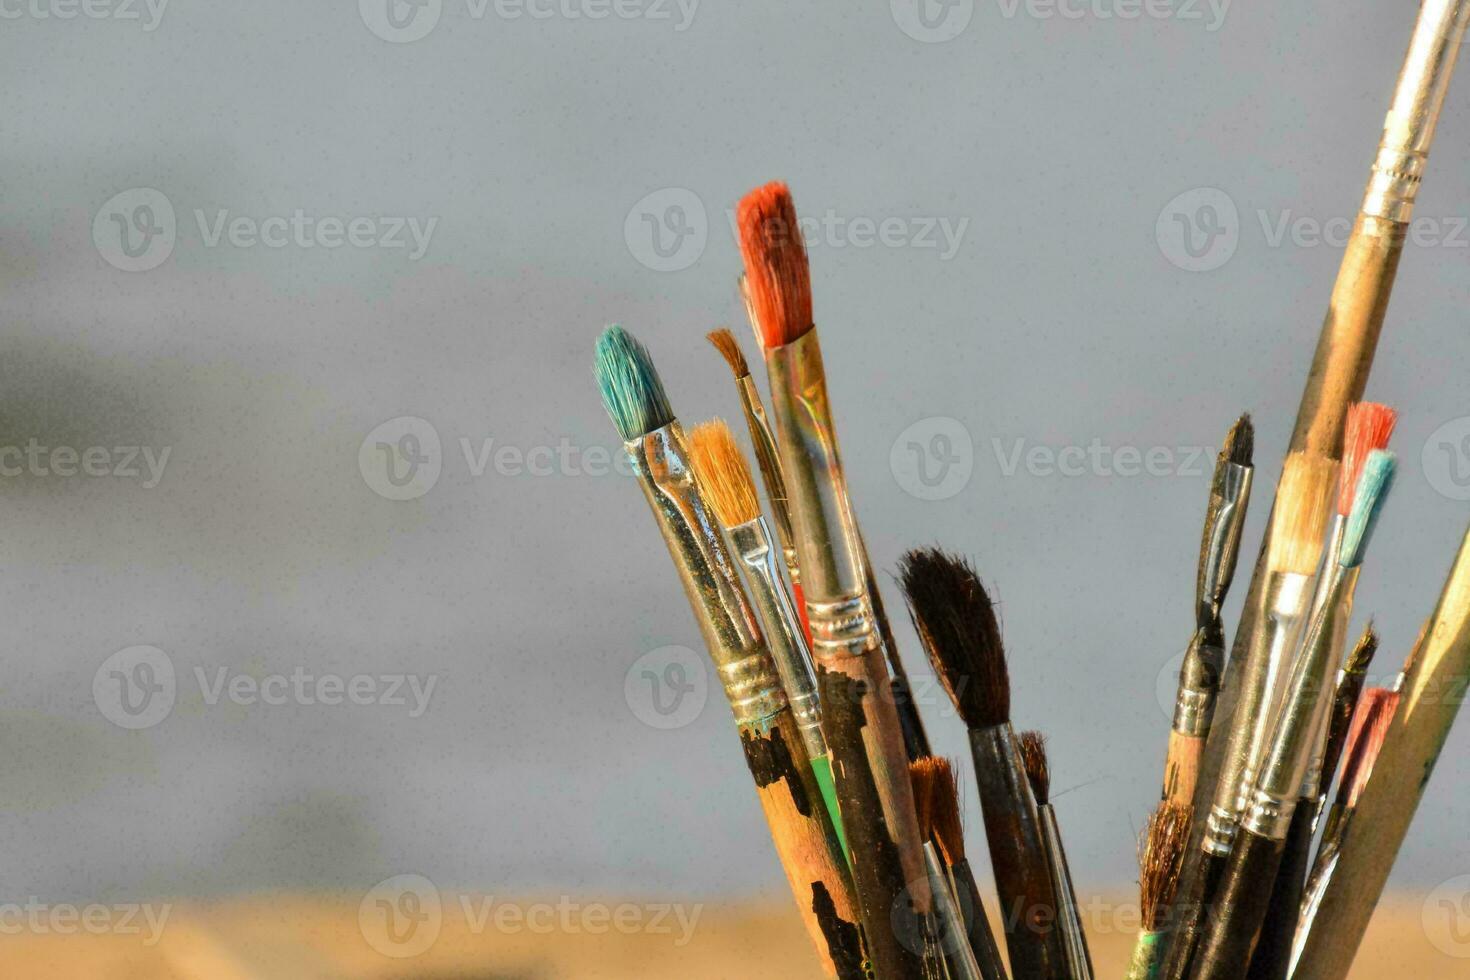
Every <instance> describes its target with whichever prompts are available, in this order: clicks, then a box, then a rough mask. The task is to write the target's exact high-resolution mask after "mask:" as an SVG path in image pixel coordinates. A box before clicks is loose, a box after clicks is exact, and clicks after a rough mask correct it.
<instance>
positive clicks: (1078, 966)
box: [1018, 732, 1093, 980]
mask: <svg viewBox="0 0 1470 980" xmlns="http://www.w3.org/2000/svg"><path fill="white" fill-rule="evenodd" d="M1018 747H1019V749H1020V751H1021V765H1022V766H1023V767H1025V769H1026V781H1027V782H1028V783H1030V784H1031V795H1032V796H1033V797H1035V799H1036V812H1037V813H1038V814H1039V815H1040V816H1041V833H1042V838H1041V839H1042V842H1043V843H1044V844H1045V845H1046V863H1047V867H1048V868H1050V869H1051V883H1052V888H1053V889H1055V890H1056V893H1057V902H1058V908H1057V928H1058V929H1060V930H1061V933H1062V940H1063V943H1064V945H1065V947H1066V950H1067V968H1068V972H1069V973H1070V975H1071V976H1072V977H1073V980H1092V977H1093V971H1092V952H1091V950H1089V949H1088V948H1087V933H1086V931H1085V930H1084V929H1083V927H1082V914H1081V912H1080V911H1079V910H1078V908H1077V889H1076V887H1075V886H1074V885H1073V884H1072V868H1071V866H1070V865H1069V864H1068V863H1067V850H1066V848H1065V847H1063V846H1062V827H1061V824H1060V823H1058V822H1057V811H1056V808H1055V807H1053V806H1052V805H1051V765H1050V764H1049V763H1048V762H1047V758H1046V738H1045V737H1044V736H1043V735H1042V734H1041V733H1040V732H1022V733H1021V735H1020V741H1019V743H1018Z"/></svg>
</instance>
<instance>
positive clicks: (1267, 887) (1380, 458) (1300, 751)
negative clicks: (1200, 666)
mask: <svg viewBox="0 0 1470 980" xmlns="http://www.w3.org/2000/svg"><path fill="white" fill-rule="evenodd" d="M1396 467H1397V461H1396V460H1395V458H1394V456H1393V454H1392V453H1389V452H1385V451H1384V450H1381V449H1380V450H1374V451H1373V452H1371V453H1369V454H1368V458H1367V461H1366V462H1365V463H1364V466H1363V475H1362V479H1361V480H1360V481H1359V482H1358V493H1357V496H1356V498H1355V499H1354V501H1353V512H1352V515H1351V516H1350V517H1349V518H1348V522H1347V526H1346V528H1345V529H1344V532H1343V537H1342V550H1341V555H1340V558H1339V559H1338V561H1337V562H1336V563H1335V564H1334V565H1333V566H1332V567H1331V568H1330V569H1329V570H1328V571H1327V572H1326V573H1325V574H1328V575H1330V576H1331V578H1330V580H1329V592H1328V594H1327V596H1326V599H1325V601H1324V602H1323V604H1322V607H1321V608H1320V610H1319V611H1318V613H1317V615H1316V616H1315V617H1314V618H1313V621H1312V626H1311V629H1310V630H1309V631H1308V634H1307V636H1306V638H1305V641H1304V643H1303V651H1304V652H1303V654H1302V656H1301V657H1300V658H1298V659H1297V661H1296V663H1295V665H1294V666H1293V668H1292V673H1291V679H1290V683H1289V685H1288V689H1287V695H1286V698H1285V701H1284V703H1283V705H1282V710H1281V711H1280V712H1279V713H1278V717H1277V719H1276V722H1275V725H1274V728H1273V732H1272V736H1271V739H1270V743H1269V749H1268V751H1267V753H1266V755H1265V761H1264V763H1263V765H1262V768H1261V772H1260V775H1259V777H1257V779H1256V783H1255V788H1254V789H1253V791H1252V793H1251V800H1250V806H1249V808H1248V809H1247V810H1246V812H1245V814H1244V815H1243V817H1242V818H1241V821H1240V827H1239V833H1238V834H1237V837H1236V840H1235V843H1234V847H1233V849H1232V850H1231V853H1230V857H1229V862H1228V864H1227V866H1226V871H1225V876H1224V880H1223V882H1222V885H1221V888H1220V892H1219V895H1218V903H1219V906H1220V912H1219V914H1218V915H1216V916H1215V917H1214V918H1213V919H1212V920H1211V922H1210V924H1209V927H1208V928H1207V929H1206V931H1205V933H1204V935H1203V936H1202V938H1201V940H1200V944H1199V954H1198V957H1197V960H1196V966H1195V970H1194V973H1192V974H1191V976H1193V977H1195V978H1197V980H1239V978H1242V977H1244V976H1245V975H1246V972H1247V970H1248V969H1249V967H1250V961H1251V956H1252V953H1253V952H1254V950H1255V946H1256V942H1257V939H1258V937H1259V935H1260V932H1261V926H1262V924H1263V923H1264V921H1265V915H1266V911H1267V906H1268V904H1269V902H1270V897H1271V893H1272V890H1273V887H1274V885H1275V882H1276V879H1277V875H1278V872H1279V870H1280V865H1281V858H1282V855H1283V853H1284V851H1285V847H1286V839H1287V836H1288V832H1289V830H1290V828H1291V824H1292V818H1293V816H1294V814H1295V810H1296V807H1297V804H1298V801H1299V798H1300V797H1299V793H1300V790H1301V786H1302V782H1303V780H1304V779H1305V778H1306V775H1307V768H1308V766H1309V765H1310V764H1311V759H1312V755H1313V751H1314V746H1313V745H1312V739H1313V738H1314V737H1315V736H1316V735H1317V734H1318V733H1319V732H1321V731H1322V723H1321V719H1322V718H1323V717H1324V716H1325V714H1326V712H1327V710H1328V708H1329V707H1330V706H1331V699H1330V697H1329V696H1328V695H1327V694H1326V693H1325V692H1324V688H1326V687H1327V679H1328V678H1329V677H1330V676H1331V667H1332V664H1331V661H1330V657H1331V650H1330V644H1329V643H1327V642H1325V641H1323V640H1322V639H1321V637H1323V636H1325V635H1328V634H1329V633H1330V631H1331V630H1332V629H1333V628H1334V627H1333V625H1332V624H1331V622H1330V620H1331V619H1332V618H1333V617H1334V616H1335V615H1336V611H1337V609H1338V608H1339V603H1338V600H1339V599H1340V597H1341V595H1342V593H1343V591H1344V589H1345V588H1346V583H1347V581H1348V580H1349V578H1351V576H1352V575H1353V574H1354V570H1355V569H1357V568H1358V567H1359V566H1361V564H1362V562H1363V558H1364V556H1365V555H1366V553H1367V547H1368V542H1369V540H1370V539H1371V538H1372V534H1373V529H1374V527H1375V526H1376V524H1377V521H1378V515H1379V513H1380V512H1381V510H1382V506H1383V502H1384V500H1385V499H1386V497H1387V494H1388V490H1389V489H1390V487H1391V486H1392V484H1393V477H1394V472H1395V469H1396Z"/></svg>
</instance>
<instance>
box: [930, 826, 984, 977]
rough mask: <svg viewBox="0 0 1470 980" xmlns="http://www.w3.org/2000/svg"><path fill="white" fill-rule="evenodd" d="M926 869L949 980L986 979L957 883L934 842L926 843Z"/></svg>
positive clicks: (980, 912)
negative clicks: (956, 892) (966, 919)
mask: <svg viewBox="0 0 1470 980" xmlns="http://www.w3.org/2000/svg"><path fill="white" fill-rule="evenodd" d="M924 867H925V869H926V870H927V871H928V872H929V883H930V892H931V893H932V894H933V895H934V918H935V920H936V922H937V923H938V926H939V930H938V935H937V936H936V937H935V938H936V940H937V941H938V943H939V948H940V949H941V950H943V952H944V964H943V965H944V967H945V968H946V980H985V975H984V974H983V973H981V972H980V963H979V962H978V961H977V960H976V959H975V951H974V950H973V949H971V948H970V935H969V933H970V930H969V923H967V922H966V921H965V914H964V912H963V910H962V909H961V908H960V902H959V899H958V898H957V897H956V896H955V892H954V891H953V888H954V883H953V881H952V880H951V879H950V876H949V871H948V870H947V869H946V868H945V866H944V861H942V860H941V859H940V857H939V848H938V847H936V846H935V844H934V842H933V841H932V840H931V841H925V842H924ZM984 911H985V910H984V909H980V910H978V911H976V910H972V914H976V915H983V914H984Z"/></svg>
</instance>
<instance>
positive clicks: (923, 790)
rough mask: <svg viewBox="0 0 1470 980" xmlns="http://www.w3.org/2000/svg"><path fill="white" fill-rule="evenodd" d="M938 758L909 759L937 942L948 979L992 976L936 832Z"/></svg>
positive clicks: (960, 979) (986, 978) (983, 978)
mask: <svg viewBox="0 0 1470 980" xmlns="http://www.w3.org/2000/svg"><path fill="white" fill-rule="evenodd" d="M937 761H938V760H936V759H934V758H933V757H932V756H925V757H922V758H919V759H915V760H914V761H913V762H910V763H909V779H910V781H911V782H912V783H913V787H914V810H915V813H916V816H917V817H918V821H919V835H920V836H921V837H922V838H923V839H924V860H925V862H926V863H927V865H928V868H929V884H930V891H931V892H933V894H934V908H935V918H936V919H937V920H938V923H939V929H938V932H937V934H936V936H935V942H936V945H937V947H938V950H939V955H940V957H941V958H942V959H943V961H944V962H943V968H944V971H945V975H946V977H947V978H948V980H991V978H989V977H987V976H986V975H985V972H984V971H983V970H982V969H981V967H980V962H979V960H977V959H976V957H975V951H974V950H973V949H972V948H971V947H970V937H969V935H968V933H969V930H968V929H966V928H965V915H964V912H963V910H962V908H961V905H960V899H959V894H958V892H957V891H956V889H955V883H954V880H953V879H952V878H951V877H950V874H949V867H948V865H947V864H946V863H945V861H944V856H943V851H942V849H941V848H940V846H939V842H938V840H937V839H936V836H935V833H934V808H935V796H936V795H937V792H938V790H939V786H938V778H937V777H938V773H937V772H936V767H935V763H936V762H937Z"/></svg>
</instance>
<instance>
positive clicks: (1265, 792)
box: [1242, 565, 1357, 840]
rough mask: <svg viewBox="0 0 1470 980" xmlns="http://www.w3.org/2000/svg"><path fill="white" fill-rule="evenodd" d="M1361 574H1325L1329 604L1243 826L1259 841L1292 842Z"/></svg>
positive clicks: (1303, 657) (1307, 644) (1314, 626)
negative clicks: (1347, 598)
mask: <svg viewBox="0 0 1470 980" xmlns="http://www.w3.org/2000/svg"><path fill="white" fill-rule="evenodd" d="M1356 572H1357V569H1345V568H1343V567H1342V566H1341V565H1334V566H1332V568H1331V569H1329V570H1328V571H1327V572H1326V573H1324V577H1325V578H1326V580H1327V586H1326V588H1325V589H1324V590H1323V591H1324V592H1325V593H1326V599H1325V602H1324V603H1323V605H1322V609H1321V611H1320V612H1318V613H1317V615H1315V616H1314V617H1312V623H1311V626H1310V627H1309V628H1308V629H1307V632H1306V635H1305V636H1304V637H1303V639H1302V648H1301V654H1300V655H1299V656H1297V657H1296V662H1295V664H1294V665H1293V666H1292V669H1291V676H1290V682H1289V683H1288V684H1287V685H1286V694H1285V697H1284V699H1283V701H1282V704H1281V710H1280V712H1279V715H1278V717H1277V719H1276V724H1275V726H1274V731H1273V732H1272V736H1271V741H1270V743H1269V746H1268V748H1267V751H1266V753H1265V757H1264V759H1263V761H1262V768H1261V774H1260V776H1259V777H1258V778H1257V780H1256V785H1255V787H1254V790H1253V792H1252V793H1251V798H1250V805H1249V807H1247V809H1246V812H1245V815H1244V818H1243V821H1242V825H1243V826H1244V827H1245V828H1246V829H1247V830H1249V831H1250V832H1251V833H1253V834H1256V835H1258V836H1261V837H1265V838H1268V839H1270V840H1285V839H1286V833H1287V829H1288V828H1289V827H1290V825H1291V816H1292V811H1293V810H1294V809H1295V807H1296V802H1297V800H1298V799H1300V796H1301V788H1302V784H1303V782H1304V781H1305V779H1306V777H1307V769H1308V767H1309V766H1310V765H1311V761H1312V757H1313V755H1314V754H1315V753H1316V746H1315V745H1314V743H1313V740H1314V739H1315V738H1316V736H1317V734H1318V733H1319V732H1321V733H1323V734H1324V735H1325V732H1326V721H1327V712H1328V710H1329V709H1330V708H1331V707H1332V693H1331V687H1330V681H1331V679H1332V675H1333V672H1334V670H1335V668H1336V667H1337V664H1336V663H1335V662H1334V657H1333V654H1334V651H1333V648H1332V636H1333V633H1334V629H1333V625H1332V621H1333V620H1335V619H1336V618H1337V616H1338V613H1339V612H1340V611H1341V609H1342V604H1341V602H1340V600H1341V598H1342V596H1343V594H1344V590H1345V589H1346V588H1347V585H1348V580H1349V578H1350V577H1351V578H1352V579H1353V580H1354V581H1355V580H1356V577H1357V576H1356Z"/></svg>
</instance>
